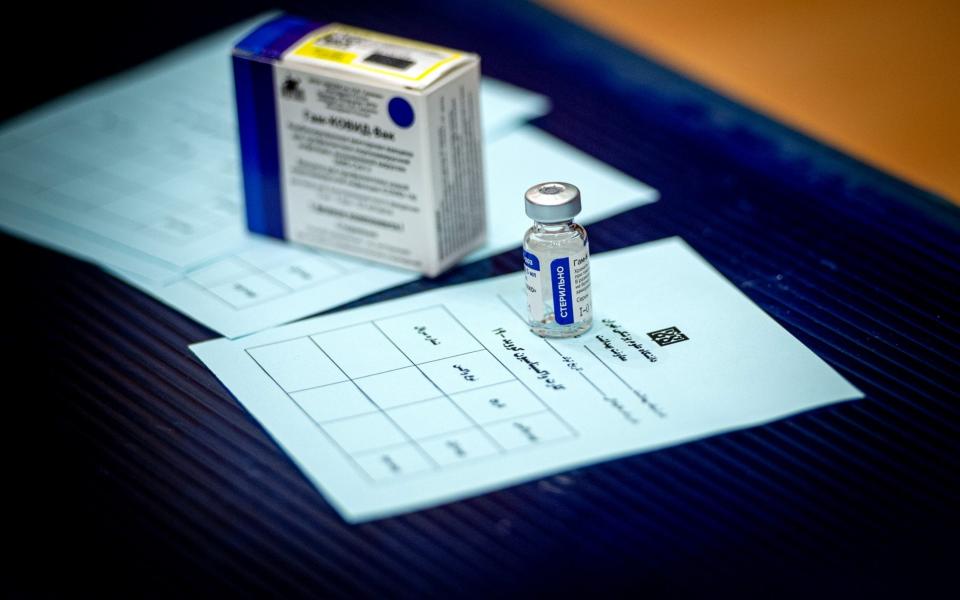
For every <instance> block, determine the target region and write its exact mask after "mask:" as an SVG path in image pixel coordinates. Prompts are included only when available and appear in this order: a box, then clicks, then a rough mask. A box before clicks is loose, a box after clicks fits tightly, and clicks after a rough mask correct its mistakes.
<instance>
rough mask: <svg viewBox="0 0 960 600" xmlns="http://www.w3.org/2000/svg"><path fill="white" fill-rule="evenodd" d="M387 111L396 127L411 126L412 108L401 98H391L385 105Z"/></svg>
mask: <svg viewBox="0 0 960 600" xmlns="http://www.w3.org/2000/svg"><path fill="white" fill-rule="evenodd" d="M387 111H389V113H390V118H391V119H393V122H394V123H396V124H397V125H398V126H400V127H403V128H407V127H410V126H411V125H413V107H412V106H410V103H409V102H407V101H406V100H404V99H403V98H391V99H390V102H389V103H388V104H387Z"/></svg>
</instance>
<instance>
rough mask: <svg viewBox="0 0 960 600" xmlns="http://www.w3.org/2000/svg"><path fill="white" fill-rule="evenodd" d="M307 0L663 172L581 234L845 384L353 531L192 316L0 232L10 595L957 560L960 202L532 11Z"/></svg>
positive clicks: (450, 584)
mask: <svg viewBox="0 0 960 600" xmlns="http://www.w3.org/2000/svg"><path fill="white" fill-rule="evenodd" d="M313 8H314V16H317V17H320V18H328V19H336V20H341V21H344V22H347V23H351V24H356V25H360V26H366V27H370V28H374V29H378V30H384V31H389V32H392V33H396V34H400V35H405V36H409V37H413V38H421V39H425V40H430V41H433V42H436V43H441V44H447V45H451V46H454V47H460V48H465V49H470V50H475V51H477V52H479V53H480V54H481V55H482V56H483V70H484V72H485V74H487V75H491V76H494V77H498V78H501V79H504V80H506V81H509V82H512V83H515V84H518V85H521V86H523V87H526V88H529V89H532V90H535V91H537V92H541V93H544V94H547V95H548V96H550V97H551V98H552V99H553V101H554V109H553V112H552V113H550V114H549V115H548V116H546V117H544V118H541V119H539V120H538V121H536V122H535V124H536V125H537V126H538V127H541V128H543V129H544V130H546V131H549V132H550V133H552V134H553V135H556V136H558V137H560V138H561V139H563V140H565V141H567V142H569V143H571V144H574V145H575V146H577V147H579V148H581V149H583V150H584V151H586V152H588V153H590V154H592V155H593V156H596V157H598V158H600V159H602V160H604V161H606V162H607V163H609V164H611V165H613V166H615V167H617V168H618V169H620V170H622V171H624V172H626V173H629V174H631V175H633V176H635V177H637V178H638V179H640V180H642V181H645V182H647V183H649V184H651V185H653V186H654V187H656V188H657V189H659V190H660V192H661V194H662V199H661V200H660V201H659V202H657V203H655V204H653V205H649V206H645V207H641V208H638V209H635V210H632V211H629V212H627V213H624V214H622V215H618V216H615V217H613V218H610V219H607V220H606V221H603V222H601V223H599V224H597V225H594V226H593V227H591V228H590V234H591V249H592V250H593V251H594V252H596V253H599V252H603V251H606V250H612V249H615V248H621V247H624V246H628V245H632V244H638V243H642V242H645V241H648V240H653V239H658V238H661V237H665V236H671V235H680V236H682V237H683V238H684V239H685V240H686V241H687V242H688V243H690V245H692V246H693V247H694V248H695V249H696V250H697V251H698V252H699V253H701V254H702V255H703V256H704V257H705V258H706V259H708V260H709V261H710V262H711V263H712V264H713V265H714V266H715V267H716V268H717V269H719V271H720V272H721V273H723V274H724V275H725V276H726V277H727V278H729V279H730V280H731V281H732V282H733V283H734V284H735V285H737V287H739V288H740V289H741V290H742V291H743V292H744V293H745V294H746V295H747V296H749V297H750V298H751V299H752V300H753V301H754V302H756V303H757V304H758V305H759V306H760V307H762V308H763V309H764V310H765V311H767V312H768V313H769V314H770V315H772V316H773V317H774V318H775V319H776V320H777V321H778V322H779V323H780V324H781V325H783V326H784V327H785V328H786V329H787V330H788V331H790V332H791V333H792V334H794V335H795V336H797V337H798V338H799V339H800V340H801V341H802V342H803V343H805V344H806V345H807V346H809V347H810V348H811V349H813V351H814V352H816V353H817V354H818V355H819V356H821V357H822V358H823V359H824V360H826V361H827V362H828V363H829V364H831V365H832V366H833V367H834V368H836V369H837V370H838V371H839V372H840V373H841V374H843V375H844V376H845V377H847V378H848V379H850V380H851V381H852V382H853V383H854V384H855V385H856V386H857V387H859V388H860V389H861V390H863V391H864V392H865V393H866V396H867V397H866V399H865V400H862V401H859V402H852V403H844V404H840V405H836V406H831V407H827V408H824V409H820V410H817V411H813V412H810V413H805V414H802V415H798V416H795V417H792V418H789V419H785V420H783V421H779V422H776V423H773V424H771V425H768V426H764V427H758V428H753V429H749V430H745V431H738V432H733V433H728V434H724V435H720V436H715V437H711V438H708V439H705V440H701V441H697V442H693V443H689V444H684V445H681V446H677V447H673V448H668V449H664V450H660V451H657V452H651V453H646V454H641V455H637V456H633V457H629V458H624V459H620V460H616V461H612V462H607V463H603V464H599V465H595V466H591V467H587V468H581V469H576V470H574V471H570V472H567V473H564V474H562V475H558V476H554V477H549V478H546V479H543V480H540V481H533V482H530V483H527V484H523V485H519V486H515V487H512V488H509V489H506V490H502V491H499V492H495V493H491V494H486V495H484V496H481V497H478V498H474V499H469V500H465V501H462V502H457V503H453V504H449V505H446V506H442V507H438V508H434V509H430V510H426V511H422V512H418V513H414V514H410V515H405V516H400V517H396V518H392V519H387V520H382V521H376V522H373V523H368V524H363V525H359V526H351V525H347V524H345V523H344V522H343V521H342V520H341V519H340V517H339V516H338V515H337V514H336V513H335V511H334V510H333V509H332V508H331V507H330V506H329V505H328V504H327V503H326V501H325V500H324V499H323V497H322V496H321V495H320V494H319V492H317V491H316V489H314V488H313V487H312V486H311V485H310V484H309V483H308V482H307V480H306V479H305V478H304V477H303V476H302V475H301V474H300V472H299V471H298V470H297V468H296V467H295V466H294V465H293V463H292V462H291V461H290V460H289V458H287V456H286V455H285V454H284V453H283V452H282V451H281V450H280V449H279V448H278V447H277V446H276V445H275V444H274V443H273V442H272V441H271V439H270V438H269V436H268V435H267V434H266V433H265V432H264V430H263V429H262V428H261V427H260V426H259V425H258V424H257V423H256V422H255V421H254V420H253V419H252V418H251V417H250V416H249V415H248V414H247V413H246V412H245V411H244V409H243V408H242V407H241V406H240V405H239V404H238V403H237V402H236V401H235V400H233V399H232V397H231V396H230V395H229V393H228V392H227V391H226V390H225V389H224V388H223V387H222V386H221V385H220V384H219V383H218V382H217V380H216V379H215V377H214V376H213V375H212V374H211V373H210V372H208V371H207V370H206V369H205V368H204V367H203V366H202V365H201V364H199V363H198V362H197V361H196V359H195V358H194V357H193V356H192V355H191V354H190V352H189V351H188V350H187V345H188V344H190V343H193V342H197V341H201V340H205V339H209V338H212V337H215V336H214V334H213V333H212V332H211V331H210V330H208V329H206V328H205V327H203V326H201V325H199V324H197V323H194V322H192V321H191V320H189V319H188V318H186V317H184V316H182V315H180V314H178V313H176V312H175V311H173V310H171V309H170V308H167V307H166V306H164V305H162V304H160V303H158V302H157V301H155V300H153V299H152V298H150V297H147V296H145V295H144V294H142V293H140V292H138V291H136V290H134V289H133V288H131V287H129V286H127V285H125V284H123V283H122V282H120V281H118V280H116V279H114V278H112V277H110V276H109V275H107V274H105V273H104V272H102V271H100V270H99V269H97V268H96V267H93V266H90V265H87V264H84V263H80V262H77V261H74V260H72V259H69V258H66V257H64V256H61V255H58V254H55V253H53V252H50V251H47V250H43V249H40V248H38V247H35V246H31V245H29V244H27V243H24V242H21V241H18V240H14V239H12V238H9V237H3V238H2V239H0V247H2V248H3V249H4V250H5V251H6V255H7V256H8V257H11V259H10V260H9V261H8V268H9V270H11V271H13V272H12V273H10V275H9V278H8V279H7V283H6V285H5V289H6V290H7V295H8V299H7V302H8V304H9V307H8V310H7V311H6V312H5V316H6V318H7V320H8V325H7V326H6V327H5V328H4V330H5V331H4V333H3V338H4V342H5V344H4V345H5V346H6V348H5V355H6V356H7V360H6V364H7V365H8V369H9V371H8V385H10V383H9V382H12V381H17V380H18V381H20V382H21V383H23V382H25V383H26V385H22V387H23V389H22V390H21V389H16V388H9V389H8V392H7V394H5V396H6V399H7V403H8V406H9V407H10V412H9V413H8V415H7V418H8V421H7V423H6V425H7V429H8V432H9V435H8V436H6V438H7V440H8V446H9V449H8V452H7V454H8V463H10V464H11V475H10V477H11V480H12V481H13V483H14V486H13V487H12V488H11V489H13V490H14V491H13V492H11V493H8V494H7V496H8V498H7V502H8V503H9V504H10V508H9V510H8V517H9V519H10V521H11V522H12V524H13V525H14V530H15V532H16V533H15V535H14V537H13V538H12V539H11V540H10V543H11V545H12V548H14V549H15V550H16V554H17V555H18V559H17V562H15V563H14V578H13V580H14V581H15V582H16V584H15V585H14V588H15V589H17V590H19V591H28V592H37V591H41V592H42V591H54V592H66V593H71V592H78V591H84V592H91V591H92V592H105V593H113V594H124V595H129V594H132V595H169V594H171V593H177V592H182V591H184V590H190V591H206V592H228V593H232V594H243V595H247V594H256V595H266V594H270V595H284V596H300V595H308V596H309V595H325V596H326V595H363V596H391V597H392V596H420V595H424V594H428V595H444V596H448V595H452V594H457V595H468V596H473V595H484V594H508V595H520V594H537V595H547V594H551V593H566V594H569V593H583V594H600V593H604V592H620V593H623V594H631V595H641V594H643V595H649V594H653V595H677V594H682V593H693V594H697V595H707V594H717V593H720V594H724V595H726V594H727V593H730V592H734V591H736V592H746V593H751V594H762V595H765V596H768V595H771V594H776V595H778V596H806V595H809V594H818V595H827V596H830V597H834V596H842V595H845V596H849V595H851V594H852V595H854V596H858V597H859V596H864V595H884V596H887V595H889V596H894V595H897V596H899V595H903V594H905V593H910V594H911V595H916V594H920V595H926V594H928V593H931V592H932V591H933V590H935V589H937V586H938V585H940V584H943V583H944V582H950V581H952V580H951V579H950V578H949V577H950V575H951V574H952V568H954V567H955V565H956V559H957V558H958V552H957V550H956V548H957V534H958V518H957V508H958V495H960V494H958V478H957V476H958V468H957V467H958V447H957V446H958V444H957V431H958V428H960V403H958V394H957V390H958V380H960V371H958V369H957V363H958V353H957V346H958V338H957V335H956V334H957V329H958V326H960V322H958V303H957V289H958V285H957V283H958V281H957V279H958V278H957V274H958V270H960V264H958V252H957V251H958V241H960V236H958V233H960V211H958V209H957V208H956V207H954V206H952V205H950V204H949V203H947V202H945V201H944V200H943V199H941V198H938V197H935V196H933V195H931V194H929V193H926V192H924V191H922V190H919V189H917V188H915V187H912V186H910V185H908V184H906V183H904V182H902V181H899V180H896V179H894V178H892V177H890V176H888V175H886V174H884V173H882V172H879V171H877V170H875V169H873V168H871V167H869V166H867V165H864V164H862V163H860V162H857V161H856V160H854V159H852V158H850V157H848V156H845V155H843V154H842V153H840V152H838V151H836V150H834V149H831V148H829V147H827V146H824V145H823V144H821V143H819V142H817V141H814V140H811V139H809V138H807V137H805V136H803V135H801V134H799V133H797V132H795V131H791V130H790V129H788V128H786V127H784V126H783V125H780V124H778V123H776V122H774V121H772V120H770V119H768V118H765V117H763V116H761V115H758V114H757V113H755V112H751V111H750V110H749V109H747V108H744V107H743V106H740V105H738V104H736V103H734V102H732V101H730V100H728V99H725V98H723V97H721V96H719V95H717V94H715V93H713V92H711V91H710V90H708V89H706V88H704V87H702V86H700V85H698V84H696V83H694V82H691V81H689V80H688V79H685V78H684V77H681V76H680V75H678V74H676V73H674V72H672V71H669V70H667V69H665V68H663V67H661V66H659V65H658V64H656V63H653V62H651V61H649V60H648V59H646V58H644V57H642V56H638V55H636V54H634V53H631V52H629V51H627V50H624V49H622V48H620V47H618V46H616V45H614V44H613V43H611V42H609V41H607V40H605V39H603V38H602V37H599V36H597V35H595V34H592V33H590V32H588V31H586V30H584V29H582V28H580V27H578V26H576V25H573V24H571V23H569V22H566V21H564V20H562V19H560V18H558V17H556V16H553V15H552V14H550V13H548V12H546V11H545V10H543V9H540V8H538V7H536V6H534V5H529V4H525V3H517V2H496V3H493V2H492V3H466V4H456V3H453V4H447V3H437V4H432V3H425V4H420V3H418V2H409V3H405V4H403V5H398V6H397V7H394V8H392V9H391V10H384V9H383V5H382V4H381V5H374V6H368V5H367V3H365V2H350V3H333V4H331V5H329V6H328V7H322V6H317V7H313ZM520 264H521V262H520V256H519V252H518V251H511V252H507V253H505V254H503V255H500V256H497V257H494V258H492V259H489V260H486V261H483V262H480V263H477V264H473V265H468V266H465V267H460V268H457V269H455V270H453V271H452V272H450V273H448V274H446V275H444V276H442V277H440V278H439V279H436V280H432V281H429V280H421V281H418V282H415V283H411V284H409V285H405V286H401V287H399V288H395V289H392V290H389V291H386V292H383V293H380V294H377V295H375V296H372V297H369V298H365V299H363V300H361V301H358V302H355V303H354V305H360V304H366V303H369V302H374V301H378V300H383V299H388V298H395V297H399V296H403V295H407V294H411V293H414V292H418V291H421V290H426V289H432V288H436V287H438V286H443V285H448V284H452V283H458V282H465V281H470V280H475V279H479V278H484V277H488V276H491V275H495V274H500V273H506V272H511V271H515V270H517V269H518V268H519V265H520ZM785 385H789V382H785ZM19 387H21V386H18V388H19Z"/></svg>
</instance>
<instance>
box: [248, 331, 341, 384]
mask: <svg viewBox="0 0 960 600" xmlns="http://www.w3.org/2000/svg"><path fill="white" fill-rule="evenodd" d="M247 352H248V353H249V354H250V356H252V357H253V359H254V360H255V361H257V363H258V364H259V365H260V366H261V367H263V370H264V371H266V372H267V374H268V375H269V376H270V377H272V378H273V380H274V381H276V382H277V384H278V385H279V386H280V387H281V388H283V389H284V390H286V391H287V392H297V391H301V390H305V389H308V388H313V387H319V386H322V385H328V384H331V383H337V382H339V381H345V380H346V379H347V378H346V376H345V375H344V374H343V372H342V371H340V369H338V368H337V366H336V365H335V364H333V362H331V361H330V359H329V358H327V357H326V355H324V353H323V352H321V351H320V348H317V345H316V344H314V343H313V342H311V341H310V339H309V338H297V339H295V340H289V341H286V342H277V343H275V344H267V345H265V346H257V347H255V348H248V349H247Z"/></svg>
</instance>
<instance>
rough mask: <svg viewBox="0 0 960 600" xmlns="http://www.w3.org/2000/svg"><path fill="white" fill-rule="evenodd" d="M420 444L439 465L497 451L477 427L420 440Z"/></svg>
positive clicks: (451, 463) (488, 454)
mask: <svg viewBox="0 0 960 600" xmlns="http://www.w3.org/2000/svg"><path fill="white" fill-rule="evenodd" d="M420 446H421V447H422V448H423V449H424V451H425V452H426V453H427V454H429V455H430V458H432V459H433V460H435V461H436V462H437V464H439V465H441V466H446V465H453V464H457V463H461V462H466V461H468V460H473V459H475V458H482V457H484V456H491V455H494V454H496V453H497V447H496V446H494V445H493V443H492V442H491V441H490V439H489V438H487V436H485V435H484V434H483V432H481V431H480V430H478V429H468V430H466V431H458V432H454V433H450V434H447V435H441V436H438V437H434V438H430V439H429V440H425V441H423V442H420Z"/></svg>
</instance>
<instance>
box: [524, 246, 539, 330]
mask: <svg viewBox="0 0 960 600" xmlns="http://www.w3.org/2000/svg"><path fill="white" fill-rule="evenodd" d="M523 272H524V279H526V284H527V306H528V307H529V308H530V314H531V315H532V316H533V317H534V318H535V319H537V320H539V319H542V318H543V312H544V306H543V295H542V292H541V291H540V290H541V289H542V288H543V286H542V285H541V284H540V259H539V258H537V256H536V255H535V254H533V253H531V252H528V251H526V250H524V251H523Z"/></svg>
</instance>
